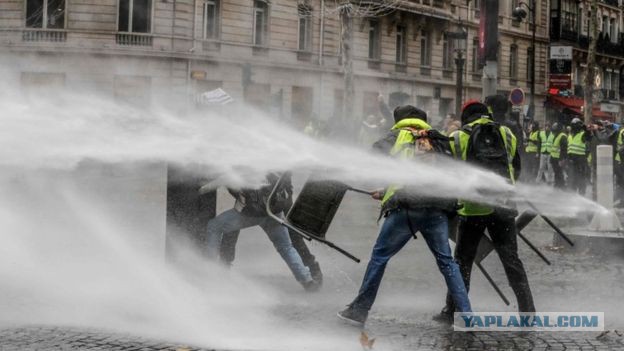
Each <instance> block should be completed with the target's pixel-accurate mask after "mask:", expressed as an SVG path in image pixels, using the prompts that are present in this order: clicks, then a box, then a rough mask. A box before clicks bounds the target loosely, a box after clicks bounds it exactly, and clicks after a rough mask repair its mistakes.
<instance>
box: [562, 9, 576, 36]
mask: <svg viewBox="0 0 624 351" xmlns="http://www.w3.org/2000/svg"><path fill="white" fill-rule="evenodd" d="M578 12H579V10H578V3H577V2H576V0H562V1H561V30H562V32H563V33H564V34H566V33H567V34H568V35H572V36H576V34H577V31H578V23H577V21H578V19H579V16H578Z"/></svg>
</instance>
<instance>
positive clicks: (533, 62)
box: [529, 0, 537, 120]
mask: <svg viewBox="0 0 624 351" xmlns="http://www.w3.org/2000/svg"><path fill="white" fill-rule="evenodd" d="M529 10H530V11H531V16H532V17H533V20H532V21H531V22H532V27H533V36H532V38H531V100H530V103H529V109H530V110H531V120H534V119H535V56H536V55H537V50H536V49H537V48H536V47H535V31H536V29H537V22H536V20H537V18H536V14H535V0H531V8H530V9H529Z"/></svg>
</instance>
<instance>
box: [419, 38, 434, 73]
mask: <svg viewBox="0 0 624 351" xmlns="http://www.w3.org/2000/svg"><path fill="white" fill-rule="evenodd" d="M420 65H421V66H425V67H429V66H431V40H429V32H427V31H424V30H423V31H421V32H420Z"/></svg>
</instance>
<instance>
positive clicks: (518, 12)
mask: <svg viewBox="0 0 624 351" xmlns="http://www.w3.org/2000/svg"><path fill="white" fill-rule="evenodd" d="M530 2H531V5H529V4H527V3H526V2H520V3H519V4H518V7H516V8H515V9H514V10H513V12H512V13H511V15H512V16H513V17H514V19H515V20H516V21H518V22H520V21H522V20H523V19H525V18H526V16H527V11H526V10H525V9H523V8H522V6H525V7H526V8H527V10H529V12H530V13H531V23H529V24H530V25H531V30H532V32H533V33H532V34H533V36H532V37H531V99H530V100H529V118H530V119H531V120H533V118H534V117H535V55H536V54H537V52H536V50H535V30H536V28H537V24H536V23H535V20H536V16H535V0H530Z"/></svg>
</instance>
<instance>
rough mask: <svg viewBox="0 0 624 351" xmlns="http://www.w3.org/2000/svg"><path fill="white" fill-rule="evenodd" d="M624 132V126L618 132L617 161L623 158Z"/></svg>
mask: <svg viewBox="0 0 624 351" xmlns="http://www.w3.org/2000/svg"><path fill="white" fill-rule="evenodd" d="M623 134H624V126H622V127H620V131H619V132H618V137H617V145H616V147H615V161H616V162H618V163H620V162H622V160H621V159H620V150H622V148H624V138H623V137H622V135H623Z"/></svg>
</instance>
